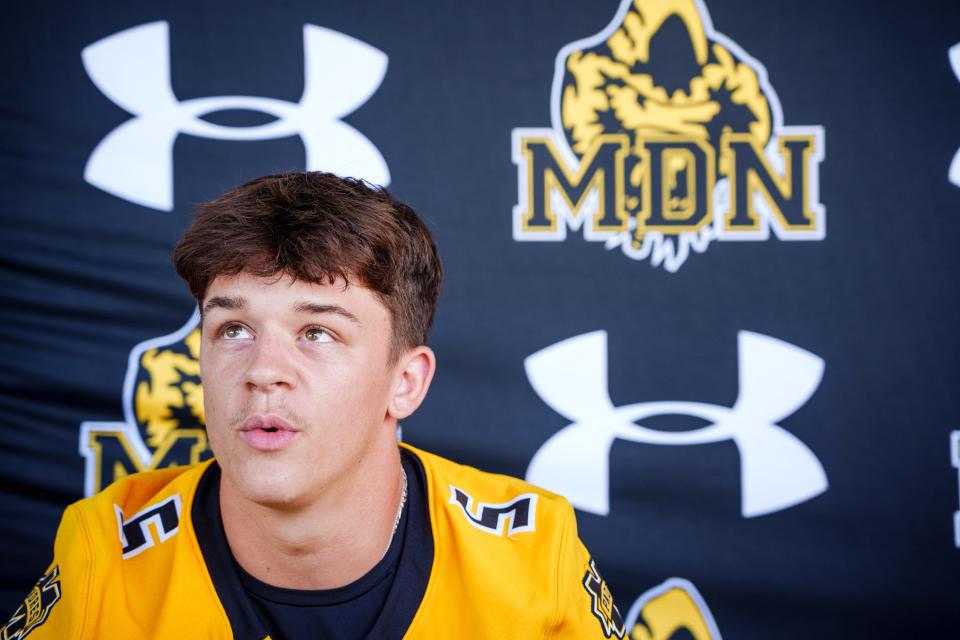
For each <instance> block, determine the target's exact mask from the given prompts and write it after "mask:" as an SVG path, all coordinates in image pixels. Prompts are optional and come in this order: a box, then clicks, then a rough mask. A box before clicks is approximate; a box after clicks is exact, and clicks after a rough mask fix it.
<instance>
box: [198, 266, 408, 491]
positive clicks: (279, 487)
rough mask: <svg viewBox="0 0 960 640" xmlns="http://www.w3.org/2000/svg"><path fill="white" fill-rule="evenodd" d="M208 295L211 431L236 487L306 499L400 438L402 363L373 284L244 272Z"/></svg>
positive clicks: (204, 358) (221, 280) (204, 361)
mask: <svg viewBox="0 0 960 640" xmlns="http://www.w3.org/2000/svg"><path fill="white" fill-rule="evenodd" d="M203 306H204V311H203V324H202V327H203V339H202V347H201V352H200V369H201V375H202V379H203V389H204V403H205V410H206V422H207V431H208V434H209V438H210V445H211V448H212V449H213V451H214V453H215V454H216V457H217V460H218V461H219V463H220V465H221V467H222V468H223V477H224V482H229V483H232V485H231V486H232V487H233V488H235V489H236V490H237V491H238V492H239V493H240V495H242V496H244V497H245V498H247V499H249V500H253V501H255V502H258V503H261V504H269V505H272V506H278V507H282V506H290V507H295V506H297V505H298V504H301V503H303V504H307V503H309V501H310V500H312V499H314V498H316V497H317V495H318V494H319V492H321V491H322V490H323V489H324V488H326V487H330V486H332V485H336V483H337V482H338V481H340V480H343V479H344V478H345V477H348V476H349V474H351V473H355V472H356V471H357V469H358V468H362V465H363V463H364V461H365V459H366V456H368V455H372V454H371V452H374V451H383V444H384V438H390V439H393V438H394V431H393V429H392V428H391V427H390V424H392V423H391V422H390V418H389V415H388V414H389V407H390V403H391V399H392V397H393V394H394V391H395V390H396V387H397V383H398V380H399V378H398V375H399V373H398V372H399V370H400V369H402V363H401V364H399V365H393V364H391V363H390V362H389V355H390V346H391V336H392V334H391V321H390V313H389V312H388V311H387V309H386V307H384V306H383V304H382V303H381V302H380V301H379V300H378V299H377V298H376V296H375V295H374V293H373V292H372V291H370V290H369V289H367V288H365V287H361V286H357V285H350V286H348V287H344V286H343V283H342V282H341V283H337V284H336V285H318V284H311V283H308V282H302V281H299V280H293V279H292V278H290V277H289V276H282V277H272V278H259V277H256V276H252V275H249V274H247V273H240V274H239V275H237V276H230V277H224V276H220V277H218V278H216V279H215V280H214V281H213V283H212V284H211V285H210V287H209V289H208V290H207V293H206V296H205V298H204V301H203ZM358 465H359V466H358Z"/></svg>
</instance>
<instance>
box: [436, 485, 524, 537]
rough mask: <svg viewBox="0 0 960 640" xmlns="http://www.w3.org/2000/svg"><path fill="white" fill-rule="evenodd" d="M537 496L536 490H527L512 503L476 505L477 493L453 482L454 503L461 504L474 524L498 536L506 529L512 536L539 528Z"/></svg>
mask: <svg viewBox="0 0 960 640" xmlns="http://www.w3.org/2000/svg"><path fill="white" fill-rule="evenodd" d="M537 497H538V496H537V494H535V493H524V494H523V495H519V496H517V497H516V498H514V499H513V500H510V501H508V502H499V503H489V502H479V503H477V504H476V506H474V499H473V496H471V495H470V494H468V493H467V492H466V491H464V490H463V489H459V488H457V487H455V486H453V485H450V504H455V505H458V506H459V507H460V509H461V510H462V511H463V515H464V516H466V518H467V521H468V522H469V523H470V524H472V525H473V526H475V527H476V528H477V529H480V530H481V531H486V532H487V533H492V534H493V535H495V536H502V535H504V529H506V535H507V537H508V538H510V537H512V536H513V534H515V533H523V532H524V531H535V530H536V528H537V527H536V520H537ZM474 513H476V515H474Z"/></svg>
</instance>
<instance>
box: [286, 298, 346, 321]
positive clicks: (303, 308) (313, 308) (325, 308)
mask: <svg viewBox="0 0 960 640" xmlns="http://www.w3.org/2000/svg"><path fill="white" fill-rule="evenodd" d="M293 309H294V311H297V312H299V313H303V312H306V313H314V314H328V313H332V314H335V315H338V316H340V317H342V318H346V319H347V320H349V321H350V322H353V323H354V324H360V319H359V318H357V316H355V315H353V314H352V313H350V312H349V311H347V310H346V309H344V308H343V307H341V306H340V305H338V304H320V303H317V302H306V301H304V302H298V303H297V304H296V306H295V307H294V308H293Z"/></svg>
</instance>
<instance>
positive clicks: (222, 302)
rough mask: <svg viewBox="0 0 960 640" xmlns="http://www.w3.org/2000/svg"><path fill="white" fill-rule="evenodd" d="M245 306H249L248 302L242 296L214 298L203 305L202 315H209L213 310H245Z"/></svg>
mask: <svg viewBox="0 0 960 640" xmlns="http://www.w3.org/2000/svg"><path fill="white" fill-rule="evenodd" d="M245 306H247V300H246V298H243V297H241V296H235V297H231V296H214V297H213V298H210V299H209V300H207V303H206V304H205V305H203V311H201V315H207V314H208V313H210V311H211V310H213V309H228V310H237V309H243V308H244V307H245Z"/></svg>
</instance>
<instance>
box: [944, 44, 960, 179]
mask: <svg viewBox="0 0 960 640" xmlns="http://www.w3.org/2000/svg"><path fill="white" fill-rule="evenodd" d="M948 54H949V58H950V67H951V68H952V69H953V74H954V75H955V76H957V80H960V42H958V43H957V44H955V45H953V46H952V47H950V50H949V51H948ZM947 177H949V178H950V182H952V183H953V184H955V185H956V186H958V187H960V149H957V152H956V153H955V154H954V155H953V161H952V162H951V163H950V172H949V173H948V174H947Z"/></svg>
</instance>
